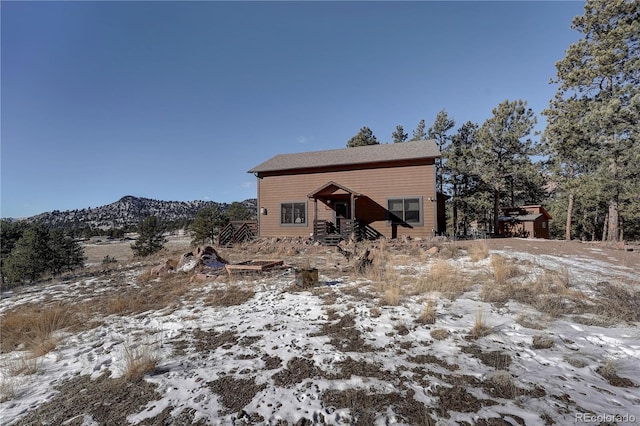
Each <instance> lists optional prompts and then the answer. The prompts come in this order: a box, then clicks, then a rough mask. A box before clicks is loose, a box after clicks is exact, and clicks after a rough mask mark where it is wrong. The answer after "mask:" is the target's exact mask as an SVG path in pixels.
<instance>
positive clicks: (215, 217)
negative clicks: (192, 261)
mask: <svg viewBox="0 0 640 426" xmlns="http://www.w3.org/2000/svg"><path fill="white" fill-rule="evenodd" d="M228 222H229V218H228V216H227V215H225V214H224V213H223V212H222V210H220V207H219V206H217V205H213V206H211V207H204V208H201V209H200V210H198V213H196V218H195V219H194V221H193V223H192V224H191V231H192V232H193V239H192V241H191V243H192V244H194V245H198V244H207V243H211V244H213V243H214V242H215V240H216V236H217V235H218V234H219V233H220V230H221V229H222V227H224V226H225V225H226V224H227V223H228Z"/></svg>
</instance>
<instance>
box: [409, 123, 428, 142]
mask: <svg viewBox="0 0 640 426" xmlns="http://www.w3.org/2000/svg"><path fill="white" fill-rule="evenodd" d="M426 128H427V125H426V123H425V122H424V119H423V120H420V122H419V123H418V127H416V129H415V130H414V131H413V136H412V137H411V140H412V141H423V140H426V139H427V132H426V131H425V129H426Z"/></svg>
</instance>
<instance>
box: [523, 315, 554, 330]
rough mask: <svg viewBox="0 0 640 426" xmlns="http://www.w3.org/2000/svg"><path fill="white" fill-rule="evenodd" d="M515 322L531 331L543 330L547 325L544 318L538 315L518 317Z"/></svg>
mask: <svg viewBox="0 0 640 426" xmlns="http://www.w3.org/2000/svg"><path fill="white" fill-rule="evenodd" d="M516 322H517V323H518V324H520V325H521V326H523V327H525V328H530V329H532V330H544V329H545V328H547V326H548V324H547V322H546V320H545V319H544V318H542V316H540V315H535V316H534V315H525V314H521V315H518V317H517V318H516Z"/></svg>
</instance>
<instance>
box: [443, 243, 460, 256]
mask: <svg viewBox="0 0 640 426" xmlns="http://www.w3.org/2000/svg"><path fill="white" fill-rule="evenodd" d="M459 256H460V248H459V247H458V246H457V245H455V244H443V245H442V246H440V247H439V250H438V257H439V258H440V259H455V258H457V257H459Z"/></svg>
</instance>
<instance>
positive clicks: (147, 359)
mask: <svg viewBox="0 0 640 426" xmlns="http://www.w3.org/2000/svg"><path fill="white" fill-rule="evenodd" d="M122 359H123V363H124V372H123V375H122V377H123V378H124V379H125V380H126V381H128V382H137V381H139V380H142V378H143V377H144V375H145V374H148V373H152V372H154V371H155V370H156V368H157V367H158V362H159V359H160V358H159V357H158V356H157V355H156V354H155V353H154V349H153V345H148V344H143V345H140V346H138V347H136V348H133V347H131V346H129V345H125V346H124V347H123V349H122Z"/></svg>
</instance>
